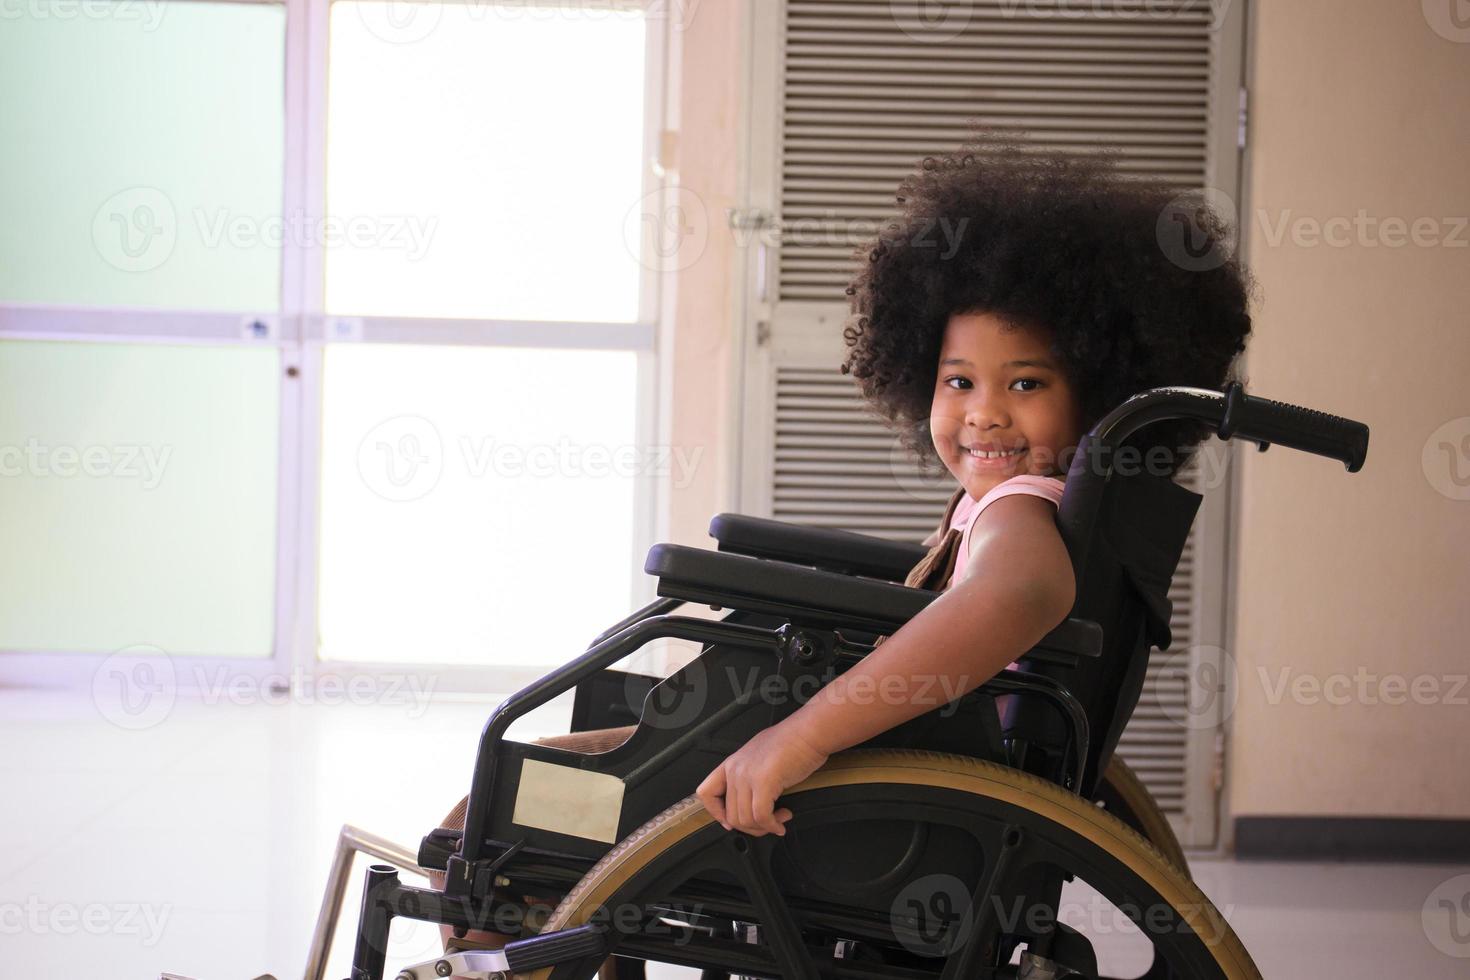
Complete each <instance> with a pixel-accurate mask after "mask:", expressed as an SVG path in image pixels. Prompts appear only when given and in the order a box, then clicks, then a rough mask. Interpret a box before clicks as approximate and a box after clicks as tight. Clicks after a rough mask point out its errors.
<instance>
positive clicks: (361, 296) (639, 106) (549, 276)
mask: <svg viewBox="0 0 1470 980" xmlns="http://www.w3.org/2000/svg"><path fill="white" fill-rule="evenodd" d="M329 64H330V69H329V71H330V74H329V82H330V84H329V93H330V95H329V110H328V128H327V207H328V210H329V211H330V213H331V215H332V221H333V222H334V223H335V224H336V227H337V232H336V234H337V235H338V237H337V238H336V239H335V240H334V241H333V242H332V243H331V244H330V247H329V248H328V250H327V254H326V305H327V309H328V310H329V311H331V312H334V313H356V314H369V315H371V314H377V315H398V316H423V317H466V318H488V319H531V320H578V321H597V320H600V321H620V322H624V321H633V320H636V319H637V317H638V287H639V262H638V256H639V238H640V231H641V229H640V222H641V220H642V219H641V215H642V212H643V211H644V210H646V208H645V207H644V206H643V205H641V204H640V201H639V198H640V196H641V195H642V193H643V191H642V186H641V174H642V158H643V100H644V67H643V66H644V21H643V15H642V13H641V11H631V12H629V11H613V10H609V9H607V8H606V7H605V6H604V7H602V9H597V7H596V5H594V6H593V7H591V8H589V9H584V10H579V9H577V8H576V6H574V5H572V4H559V5H556V6H554V7H539V8H538V7H535V6H532V5H528V4H524V3H517V4H513V5H509V6H498V5H495V4H490V3H470V4H458V3H437V2H434V3H411V2H407V3H406V2H394V3H384V2H381V0H363V2H356V0H338V2H336V3H333V4H332V16H331V57H330V61H329ZM354 228H355V229H356V231H355V232H354V231H353V229H354Z"/></svg>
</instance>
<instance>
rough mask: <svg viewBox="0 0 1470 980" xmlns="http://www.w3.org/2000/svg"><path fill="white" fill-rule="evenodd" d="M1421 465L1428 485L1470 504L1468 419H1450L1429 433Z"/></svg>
mask: <svg viewBox="0 0 1470 980" xmlns="http://www.w3.org/2000/svg"><path fill="white" fill-rule="evenodd" d="M1420 463H1421V464H1422V465H1423V467H1424V476H1425V478H1426V479H1427V480H1428V481H1429V485H1430V486H1431V487H1433V488H1434V489H1435V490H1436V491H1438V492H1439V493H1440V494H1442V495H1443V496H1446V497H1448V498H1450V499H1451V500H1470V416H1461V417H1460V418H1457V419H1450V420H1449V421H1448V422H1446V423H1445V424H1444V425H1441V426H1440V427H1439V428H1437V429H1435V430H1434V431H1433V432H1431V433H1429V438H1428V439H1426V440H1424V449H1423V451H1422V453H1421V455H1420Z"/></svg>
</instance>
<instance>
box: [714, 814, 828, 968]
mask: <svg viewBox="0 0 1470 980" xmlns="http://www.w3.org/2000/svg"><path fill="white" fill-rule="evenodd" d="M774 839H775V840H779V838H774ZM774 846H775V844H774V843H773V838H772V837H771V836H765V837H751V836H749V835H747V834H742V833H740V832H739V831H736V832H734V833H733V834H732V835H731V836H730V837H729V841H728V844H727V845H726V847H727V853H728V854H729V855H730V865H729V866H730V869H731V870H732V871H734V872H735V875H736V877H737V878H739V879H740V883H741V884H743V885H744V886H745V890H746V891H747V892H748V893H749V894H750V902H751V905H753V906H754V907H755V911H756V914H757V915H758V916H759V918H760V926H761V929H763V930H764V931H765V934H766V937H767V939H768V941H769V942H770V944H771V953H772V955H774V956H775V958H776V965H777V966H778V967H780V969H781V976H782V978H783V980H792V978H799V980H818V972H817V965H816V964H815V963H813V962H812V958H811V954H810V953H809V952H808V951H807V948H806V945H805V944H804V943H803V942H802V939H801V930H800V929H799V928H797V925H796V920H795V919H794V918H792V915H791V909H790V908H789V907H788V906H787V904H786V900H785V899H784V898H782V897H781V892H780V890H779V889H778V888H777V887H776V882H775V879H774V878H772V877H771V848H773V847H774Z"/></svg>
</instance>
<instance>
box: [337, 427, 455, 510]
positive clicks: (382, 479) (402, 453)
mask: <svg viewBox="0 0 1470 980" xmlns="http://www.w3.org/2000/svg"><path fill="white" fill-rule="evenodd" d="M357 472H358V474H359V475H360V476H361V477H362V482H363V483H364V484H366V485H367V487H368V489H369V490H371V491H372V492H373V493H375V494H377V495H378V496H380V497H382V498H383V499H384V500H391V501H394V502H397V503H403V502H406V501H410V500H418V499H419V498H421V497H424V496H426V495H428V494H429V493H430V492H431V491H432V490H433V489H434V488H435V487H436V486H438V485H439V478H440V476H442V475H443V473H444V440H443V439H441V438H440V436H439V429H438V428H437V427H436V426H435V425H434V423H433V422H430V421H429V420H428V419H426V418H423V417H422V416H418V415H399V416H397V417H395V418H391V419H388V420H387V421H385V422H380V423H379V424H378V425H376V426H374V427H373V429H372V430H371V431H370V432H368V434H367V435H365V436H363V439H362V442H361V443H359V444H358V447H357Z"/></svg>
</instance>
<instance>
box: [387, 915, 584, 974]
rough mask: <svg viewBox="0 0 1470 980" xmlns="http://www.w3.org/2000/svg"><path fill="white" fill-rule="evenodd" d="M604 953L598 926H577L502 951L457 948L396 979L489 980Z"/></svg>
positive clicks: (522, 941) (508, 945)
mask: <svg viewBox="0 0 1470 980" xmlns="http://www.w3.org/2000/svg"><path fill="white" fill-rule="evenodd" d="M606 950H607V943H606V942H605V941H604V939H603V935H602V931H601V930H600V929H599V928H598V927H597V926H578V927H576V928H575V929H558V930H557V931H556V932H549V933H546V934H545V935H542V936H532V937H530V938H529V939H517V940H515V941H513V942H509V943H506V944H505V947H504V948H503V949H456V950H454V951H453V952H446V953H445V954H444V955H443V956H440V957H437V958H436V959H432V960H425V961H424V962H422V963H415V964H414V965H413V966H409V967H404V969H403V970H402V971H400V972H399V974H398V976H397V978H396V980H439V978H440V977H448V976H456V977H470V978H474V980H489V978H495V977H497V976H500V977H504V976H509V975H510V974H511V973H528V972H530V971H531V970H538V969H540V968H541V967H543V966H555V965H556V964H557V963H565V962H566V961H568V960H578V959H581V958H582V957H584V956H599V957H600V956H601V955H602V954H603V953H605V952H606Z"/></svg>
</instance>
